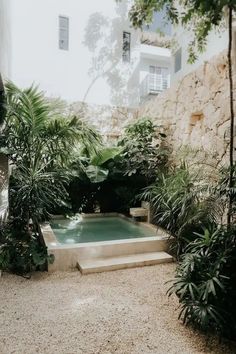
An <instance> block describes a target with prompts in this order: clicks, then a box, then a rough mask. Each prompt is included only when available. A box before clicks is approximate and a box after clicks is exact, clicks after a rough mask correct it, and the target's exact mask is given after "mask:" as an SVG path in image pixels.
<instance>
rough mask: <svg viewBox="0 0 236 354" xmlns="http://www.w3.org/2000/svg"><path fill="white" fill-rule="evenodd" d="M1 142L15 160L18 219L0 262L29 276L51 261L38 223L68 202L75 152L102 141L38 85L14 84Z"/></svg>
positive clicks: (13, 208) (13, 195)
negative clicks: (65, 111)
mask: <svg viewBox="0 0 236 354" xmlns="http://www.w3.org/2000/svg"><path fill="white" fill-rule="evenodd" d="M0 144H1V148H3V149H4V150H5V151H6V150H7V152H8V155H9V159H10V162H11V163H12V164H13V170H12V175H11V178H10V201H9V205H10V215H11V216H12V217H14V222H13V223H12V224H11V225H10V226H7V229H6V232H5V231H4V233H3V237H2V238H3V240H0V244H1V250H0V266H1V267H2V268H3V269H7V270H10V271H14V272H17V273H20V274H26V273H28V272H31V271H32V270H34V269H37V268H38V267H40V266H42V265H43V264H45V262H46V260H47V261H50V260H52V259H51V257H49V258H48V256H47V252H46V249H45V247H44V245H43V242H41V239H40V235H39V232H38V223H39V222H40V221H41V220H44V219H45V218H48V217H49V213H50V211H51V210H53V209H54V210H55V207H58V206H60V207H65V205H67V204H66V203H67V200H68V193H67V191H66V186H67V185H68V184H69V182H70V180H71V176H72V172H71V171H70V166H71V163H72V161H73V160H74V156H75V155H76V150H77V151H81V150H83V151H84V153H86V154H92V153H95V151H96V150H97V148H98V147H100V146H101V139H100V136H99V135H98V134H97V133H96V132H95V131H93V129H91V128H89V127H88V126H87V125H86V124H85V123H84V122H83V121H82V120H80V119H79V118H78V117H75V116H73V117H67V116H65V114H64V112H60V110H59V109H58V108H57V107H56V105H55V104H53V103H50V102H48V101H47V100H46V99H45V97H44V95H43V94H42V93H41V92H39V91H38V89H37V88H36V87H34V86H32V87H30V88H27V89H24V90H21V89H19V88H18V87H16V86H15V85H14V84H12V83H10V82H9V83H8V84H7V85H6V119H5V127H4V131H3V135H2V136H1V141H0ZM79 166H80V168H82V163H81V161H79ZM17 220H18V224H17V222H16V221H17ZM31 223H32V225H31V226H30V224H31Z"/></svg>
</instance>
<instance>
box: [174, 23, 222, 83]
mask: <svg viewBox="0 0 236 354" xmlns="http://www.w3.org/2000/svg"><path fill="white" fill-rule="evenodd" d="M173 38H174V41H175V45H174V48H173V56H172V65H171V67H172V70H171V78H172V82H174V81H177V80H180V79H182V78H183V77H184V76H185V75H186V74H188V73H190V72H192V71H194V70H195V69H197V68H198V67H199V66H201V65H202V64H203V63H204V62H205V61H208V60H210V59H211V58H212V57H214V56H215V55H217V54H219V53H220V52H222V51H223V50H225V49H226V48H227V45H228V34H227V30H226V28H225V27H224V26H223V24H222V27H221V28H218V29H216V30H214V31H212V32H211V33H210V34H209V36H208V38H207V46H206V48H205V51H204V52H203V53H200V54H198V59H197V60H196V62H195V63H194V64H189V63H188V57H189V54H188V45H189V43H190V42H191V40H192V38H193V34H192V33H191V31H188V30H186V29H183V28H182V27H175V28H174V33H173ZM179 48H182V68H181V70H180V71H178V72H177V73H175V72H174V54H175V52H176V50H177V49H179Z"/></svg>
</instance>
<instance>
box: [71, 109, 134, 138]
mask: <svg viewBox="0 0 236 354" xmlns="http://www.w3.org/2000/svg"><path fill="white" fill-rule="evenodd" d="M69 109H70V111H71V112H72V113H74V114H77V115H78V116H80V117H82V118H83V119H84V120H85V121H86V122H87V123H89V124H90V125H92V126H93V127H95V128H96V129H97V130H98V131H99V132H100V134H101V135H102V136H103V138H104V140H105V141H106V142H107V143H110V144H112V143H113V142H116V141H117V139H119V137H120V135H121V134H122V131H123V130H124V127H125V126H126V125H127V124H129V123H130V122H131V121H133V120H135V118H136V117H137V115H138V111H137V110H136V109H131V108H125V107H120V108H119V107H113V106H108V105H88V104H86V103H82V102H77V103H74V104H72V105H70V107H69Z"/></svg>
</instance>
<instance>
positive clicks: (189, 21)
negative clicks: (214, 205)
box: [130, 0, 236, 225]
mask: <svg viewBox="0 0 236 354" xmlns="http://www.w3.org/2000/svg"><path fill="white" fill-rule="evenodd" d="M160 10H165V11H166V17H167V19H168V20H170V21H171V23H173V24H181V25H182V26H183V27H185V28H187V29H188V31H189V30H190V29H192V30H193V34H194V36H193V39H192V40H191V42H190V43H189V62H190V63H192V62H194V61H195V60H196V59H197V52H200V53H201V52H203V51H204V49H205V46H206V44H207V39H208V35H209V33H210V32H211V30H212V29H215V28H217V27H219V26H221V24H222V22H223V21H225V20H227V21H225V22H227V27H228V66H229V90H230V99H229V106H230V144H229V166H230V168H229V179H228V183H229V189H232V188H233V183H234V181H233V173H234V171H233V165H234V93H233V74H232V48H233V45H232V44H233V13H234V12H235V11H236V2H235V0H225V1H218V0H211V1H205V0H190V1H182V0H179V1H176V0H135V1H134V4H133V6H132V7H131V10H130V18H131V22H132V23H133V26H134V27H136V28H141V27H142V26H143V24H145V23H146V24H148V23H150V22H152V19H153V14H154V12H156V11H160ZM232 217H233V200H232V195H231V194H229V199H228V212H227V223H228V225H230V223H231V222H232Z"/></svg>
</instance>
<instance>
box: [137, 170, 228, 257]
mask: <svg viewBox="0 0 236 354" xmlns="http://www.w3.org/2000/svg"><path fill="white" fill-rule="evenodd" d="M140 199H144V200H146V201H148V202H150V204H151V208H152V211H153V222H154V223H155V224H157V225H159V226H161V227H163V228H164V229H166V230H167V231H168V232H169V234H170V235H171V236H173V237H174V241H173V243H172V248H173V251H174V253H175V254H176V256H177V257H179V256H180V255H181V254H182V253H183V252H184V249H185V247H186V245H187V244H188V242H190V241H191V240H193V239H194V238H196V236H195V235H194V231H195V232H197V231H200V230H201V229H202V227H204V226H207V225H209V224H215V223H216V222H217V218H218V217H220V215H221V213H222V210H221V208H220V207H219V205H218V204H217V200H218V199H217V198H216V197H215V196H212V195H210V194H209V186H208V185H206V184H205V183H202V182H201V181H200V178H199V175H198V173H196V172H195V171H192V172H190V171H189V169H188V167H187V166H186V164H182V165H181V166H180V167H177V168H173V169H170V170H169V171H168V173H166V174H160V175H159V176H158V178H157V179H156V181H155V183H153V184H152V185H150V186H148V187H147V188H145V190H144V192H143V193H142V194H141V195H140Z"/></svg>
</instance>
